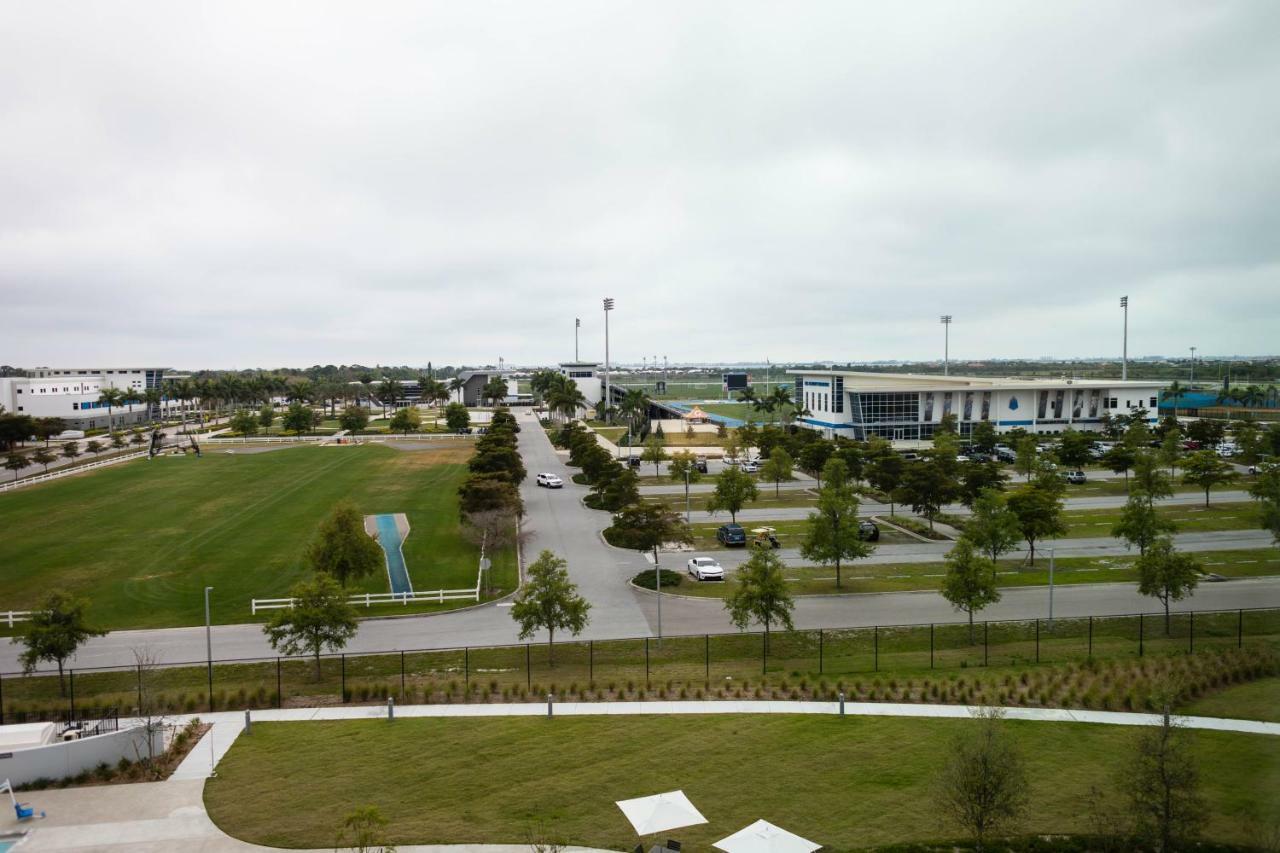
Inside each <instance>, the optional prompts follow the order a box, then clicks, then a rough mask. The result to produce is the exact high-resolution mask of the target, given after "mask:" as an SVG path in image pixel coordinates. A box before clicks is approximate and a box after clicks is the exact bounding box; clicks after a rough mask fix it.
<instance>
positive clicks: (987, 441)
mask: <svg viewBox="0 0 1280 853" xmlns="http://www.w3.org/2000/svg"><path fill="white" fill-rule="evenodd" d="M969 438H970V440H971V441H973V446H974V447H975V448H976V449H977V450H978V451H979V452H981V453H991V452H992V451H993V450H995V449H996V426H995V424H993V423H991V421H978V422H977V423H976V424H974V425H973V433H972V434H971V435H970V436H969Z"/></svg>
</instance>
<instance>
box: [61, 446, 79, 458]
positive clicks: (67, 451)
mask: <svg viewBox="0 0 1280 853" xmlns="http://www.w3.org/2000/svg"><path fill="white" fill-rule="evenodd" d="M62 456H63V458H64V459H67V460H71V461H74V460H75V459H76V458H77V457H79V456H80V442H78V441H68V442H67V443H66V444H64V445H62Z"/></svg>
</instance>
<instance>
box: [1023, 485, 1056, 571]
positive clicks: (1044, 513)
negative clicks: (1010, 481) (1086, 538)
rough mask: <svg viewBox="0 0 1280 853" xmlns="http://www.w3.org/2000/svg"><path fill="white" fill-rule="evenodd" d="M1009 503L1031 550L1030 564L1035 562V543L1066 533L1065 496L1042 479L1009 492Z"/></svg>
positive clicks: (1028, 560) (1028, 558) (1029, 555)
mask: <svg viewBox="0 0 1280 853" xmlns="http://www.w3.org/2000/svg"><path fill="white" fill-rule="evenodd" d="M1008 506H1009V510H1010V511H1011V512H1012V513H1013V514H1014V515H1015V516H1017V518H1018V529H1019V530H1021V531H1022V538H1023V539H1025V540H1026V542H1027V547H1028V548H1029V549H1030V551H1029V553H1028V554H1027V565H1035V562H1036V543H1037V542H1039V541H1041V540H1042V539H1048V538H1051V537H1054V536H1062V535H1064V534H1065V533H1066V532H1067V525H1066V523H1065V522H1063V520H1062V497H1061V495H1058V494H1054V492H1053V491H1052V490H1050V489H1049V488H1047V487H1046V486H1045V485H1043V484H1041V483H1039V482H1036V483H1027V484H1025V485H1023V486H1020V487H1018V488H1017V489H1015V490H1014V491H1013V492H1012V493H1011V494H1010V495H1009V498H1008Z"/></svg>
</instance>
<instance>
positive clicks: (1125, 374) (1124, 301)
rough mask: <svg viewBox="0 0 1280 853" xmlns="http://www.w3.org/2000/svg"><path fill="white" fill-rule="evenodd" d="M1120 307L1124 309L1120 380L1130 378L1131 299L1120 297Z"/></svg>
mask: <svg viewBox="0 0 1280 853" xmlns="http://www.w3.org/2000/svg"><path fill="white" fill-rule="evenodd" d="M1120 307H1121V308H1122V309H1124V349H1123V350H1122V351H1121V356H1120V378H1121V379H1128V378H1129V297H1127V296H1121V297H1120Z"/></svg>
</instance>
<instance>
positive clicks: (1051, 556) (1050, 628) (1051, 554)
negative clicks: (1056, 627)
mask: <svg viewBox="0 0 1280 853" xmlns="http://www.w3.org/2000/svg"><path fill="white" fill-rule="evenodd" d="M1049 630H1050V631H1052V630H1053V549H1052V548H1050V549H1049Z"/></svg>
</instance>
